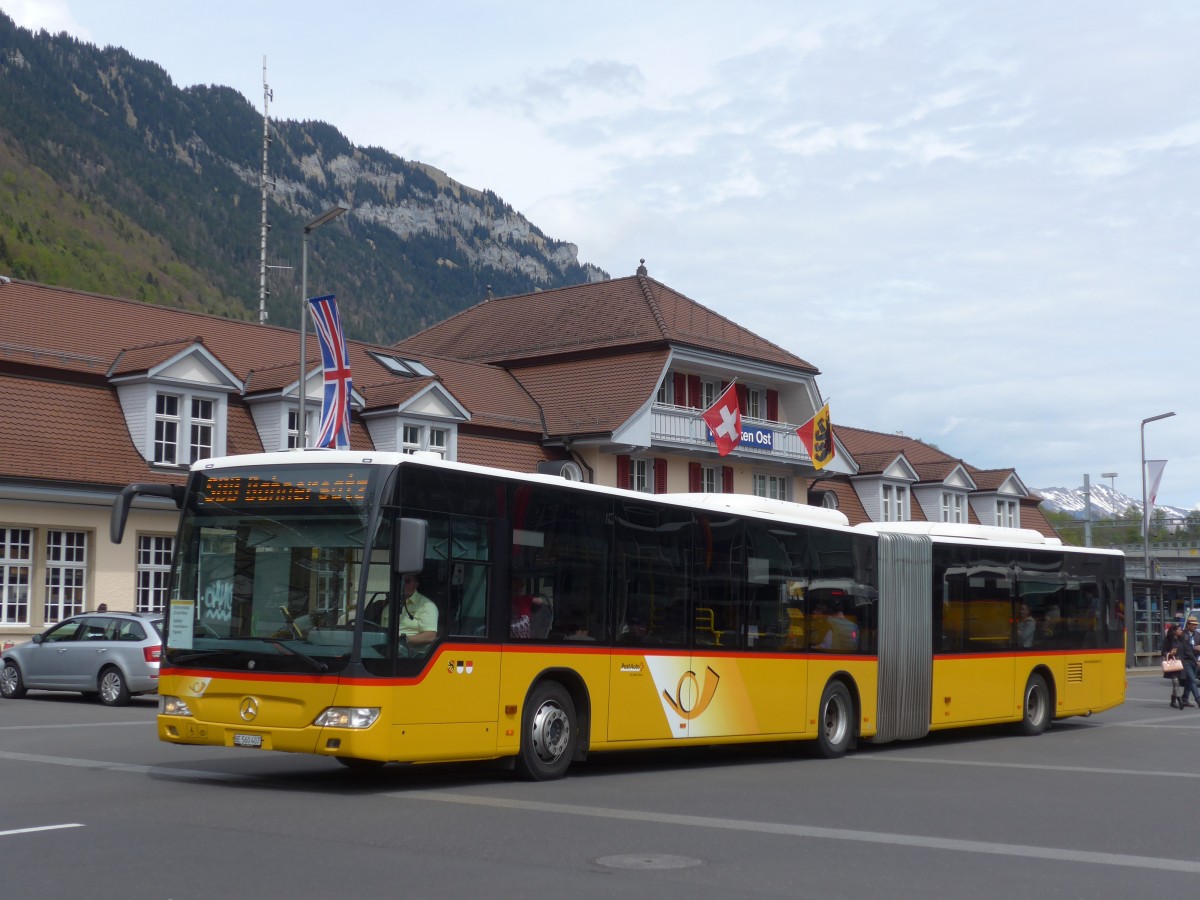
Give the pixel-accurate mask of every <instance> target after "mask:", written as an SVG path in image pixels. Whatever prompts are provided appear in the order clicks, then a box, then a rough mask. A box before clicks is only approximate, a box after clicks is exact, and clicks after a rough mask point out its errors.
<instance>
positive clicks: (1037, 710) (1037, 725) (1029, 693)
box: [1021, 673, 1051, 735]
mask: <svg viewBox="0 0 1200 900" xmlns="http://www.w3.org/2000/svg"><path fill="white" fill-rule="evenodd" d="M1022 709H1023V710H1024V712H1023V713H1022V715H1021V733H1022V734H1028V735H1035V734H1041V733H1042V732H1043V731H1045V730H1046V729H1047V728H1049V727H1050V718H1051V709H1050V688H1048V687H1047V686H1046V679H1045V678H1043V677H1042V676H1041V675H1038V674H1037V673H1034V674H1033V675H1030V676H1029V681H1027V682H1025V701H1024V703H1023V704H1022Z"/></svg>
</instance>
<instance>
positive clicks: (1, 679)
mask: <svg viewBox="0 0 1200 900" xmlns="http://www.w3.org/2000/svg"><path fill="white" fill-rule="evenodd" d="M0 694H3V695H4V696H5V697H7V698H8V699H9V700H20V699H21V698H22V697H24V696H25V682H24V681H23V680H22V679H21V670H20V669H18V668H17V664H16V663H15V662H7V661H5V663H4V668H3V669H0Z"/></svg>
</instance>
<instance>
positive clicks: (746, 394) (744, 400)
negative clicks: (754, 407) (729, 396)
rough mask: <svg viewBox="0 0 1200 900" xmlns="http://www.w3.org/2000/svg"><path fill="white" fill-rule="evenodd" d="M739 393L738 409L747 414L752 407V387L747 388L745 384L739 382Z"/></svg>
mask: <svg viewBox="0 0 1200 900" xmlns="http://www.w3.org/2000/svg"><path fill="white" fill-rule="evenodd" d="M737 395H738V409H740V410H741V411H742V415H743V416H744V415H746V414H747V411H748V410H749V409H750V389H749V388H747V387H746V386H745V385H744V384H739V385H738V386H737Z"/></svg>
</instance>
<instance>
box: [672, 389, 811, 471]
mask: <svg viewBox="0 0 1200 900" xmlns="http://www.w3.org/2000/svg"><path fill="white" fill-rule="evenodd" d="M701 412H703V410H699V409H692V408H690V407H686V406H672V405H670V404H666V403H655V404H654V406H653V407H652V409H651V413H652V422H651V426H650V428H651V431H650V442H651V446H653V447H662V448H668V447H669V448H671V449H675V450H701V451H703V450H705V449H711V450H713V452H714V453H715V449H716V445H715V444H714V443H713V440H712V438H711V437H710V436H709V432H708V427H707V426H706V425H705V424H704V420H703V419H702V418H700V413H701ZM731 456H736V457H739V458H742V459H755V460H760V461H763V462H779V463H789V464H793V465H794V464H797V463H803V464H808V463H809V462H810V460H809V456H808V451H807V450H805V449H804V445H803V444H802V443H800V436H799V435H798V434H796V426H795V425H790V424H788V423H787V422H771V421H768V420H766V419H752V418H750V417H749V416H746V415H743V416H742V442H741V444H739V445H738V447H737V449H736V450H734V451H733V453H732V454H731Z"/></svg>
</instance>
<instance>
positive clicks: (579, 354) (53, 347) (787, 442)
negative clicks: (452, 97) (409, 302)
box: [0, 265, 1054, 641]
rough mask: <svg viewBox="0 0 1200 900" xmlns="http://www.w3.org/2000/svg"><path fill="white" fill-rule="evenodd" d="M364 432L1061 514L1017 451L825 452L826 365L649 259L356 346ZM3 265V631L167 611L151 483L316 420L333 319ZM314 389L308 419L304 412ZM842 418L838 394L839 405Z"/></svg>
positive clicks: (853, 504) (892, 516)
mask: <svg viewBox="0 0 1200 900" xmlns="http://www.w3.org/2000/svg"><path fill="white" fill-rule="evenodd" d="M348 347H349V355H350V366H351V371H352V373H353V381H354V394H353V413H352V422H351V447H352V448H355V449H363V450H385V451H398V452H416V451H427V452H432V453H436V454H439V455H441V456H443V457H444V458H447V459H453V460H459V461H462V462H467V463H473V464H478V465H488V466H497V467H501V468H507V469H514V470H517V471H526V472H533V471H540V472H547V473H553V474H557V475H561V476H562V477H564V478H572V479H578V480H583V481H588V482H593V483H598V484H605V485H610V486H617V487H622V488H628V489H630V490H634V491H645V492H649V493H664V492H681V491H690V492H735V493H740V494H749V495H757V496H761V497H765V498H771V499H777V500H788V501H792V502H796V503H807V504H815V505H820V506H826V507H831V508H836V509H839V510H840V511H841V512H842V513H844V514H845V515H846V517H847V518H848V519H849V521H850V523H851V524H857V523H860V522H867V521H889V520H908V519H913V520H925V521H932V522H938V521H944V522H963V523H969V524H983V525H994V526H1000V527H1011V528H1032V529H1035V530H1037V531H1039V532H1041V533H1043V534H1047V535H1054V531H1053V529H1052V527H1051V526H1050V524H1049V523H1048V522H1047V521H1046V519H1045V518H1044V517H1043V516H1042V514H1041V512H1040V510H1039V509H1038V498H1037V497H1036V496H1035V495H1033V494H1031V493H1030V491H1029V490H1028V489H1027V488H1026V486H1025V485H1024V484H1023V483H1022V481H1021V480H1020V478H1019V477H1018V476H1017V474H1016V472H1015V471H1014V470H1012V469H1004V470H982V469H978V468H976V467H974V466H971V465H970V464H968V463H967V462H965V461H963V460H960V459H955V458H953V457H951V456H949V455H947V454H945V453H943V452H941V451H940V450H938V449H937V448H934V447H932V446H930V445H928V444H924V443H922V442H920V441H918V440H914V439H912V438H907V437H905V436H903V435H894V434H893V435H889V434H883V433H879V432H872V431H869V430H864V429H861V428H853V427H848V426H843V425H840V424H839V423H838V422H837V420H836V416H835V418H834V428H833V432H834V450H835V452H834V458H833V460H832V462H830V463H829V464H828V465H826V466H824V467H823V468H822V469H820V470H819V471H818V470H817V469H816V468H815V467H814V465H813V462H812V460H811V459H810V457H809V455H808V453H807V452H806V450H805V448H804V446H803V444H802V442H801V441H800V439H799V436H798V435H797V433H796V429H797V427H798V426H799V425H800V424H802V423H804V422H806V421H807V420H809V419H810V418H811V417H812V416H813V414H814V413H815V412H816V411H817V410H819V409H820V408H821V407H822V406H823V404H824V401H823V400H822V397H821V392H820V391H819V389H818V386H817V376H818V375H819V374H820V373H819V370H818V369H817V367H816V366H815V365H813V364H812V363H811V362H809V361H807V360H804V359H801V358H800V357H797V356H796V355H794V354H792V353H791V352H789V351H787V350H785V349H783V348H781V347H779V346H778V345H776V344H774V343H772V342H771V341H769V340H766V339H764V338H762V337H760V336H758V335H756V334H754V333H752V332H751V331H749V330H748V329H746V328H744V327H742V326H740V325H738V324H737V323H736V322H733V321H731V320H729V319H728V318H725V317H724V316H721V315H719V314H717V313H715V312H713V311H712V310H710V309H708V308H706V307H705V306H703V305H702V304H700V303H697V302H696V301H694V300H692V299H690V298H688V297H686V296H684V295H683V294H681V293H679V292H678V291H675V290H673V289H672V288H670V287H669V286H667V285H665V284H663V283H661V282H659V281H657V280H655V279H653V278H651V277H650V276H649V274H648V272H647V271H646V269H645V267H644V265H643V266H641V267H639V269H638V271H637V274H635V275H633V276H630V277H624V278H615V279H611V280H609V281H602V282H595V283H591V284H585V285H578V286H575V287H567V288H560V289H557V290H551V291H543V292H535V293H532V294H525V295H520V296H513V297H502V298H495V297H490V296H489V297H488V298H487V299H485V300H484V301H483V302H481V303H479V304H477V305H475V306H473V307H471V308H469V309H467V310H465V311H463V312H461V313H459V314H457V315H455V316H452V317H451V318H449V319H446V320H445V321H443V322H440V323H438V324H436V325H434V326H432V327H431V328H428V329H426V330H424V331H422V332H419V333H417V334H414V335H412V336H411V337H408V338H406V339H404V340H402V341H400V342H399V343H397V344H394V345H391V346H381V345H373V344H367V343H363V342H358V341H350V342H348ZM304 356H305V358H304V360H303V362H301V359H300V357H301V352H300V344H299V336H298V334H297V332H295V331H293V330H289V329H283V328H276V327H274V326H269V325H260V324H257V323H252V322H245V321H236V320H231V319H225V318H220V317H217V316H212V315H205V314H200V313H195V312H189V311H186V310H180V309H173V308H166V307H161V306H153V305H147V304H143V303H139V302H135V301H131V300H124V299H120V298H115V297H107V296H103V295H99V294H94V293H86V292H81V291H74V290H68V289H64V288H58V287H52V286H48V285H43V284H37V283H34V282H28V281H20V280H17V279H0V641H19V640H26V639H28V638H29V637H30V636H32V635H33V634H35V633H37V632H39V631H41V630H43V629H44V628H45V627H46V626H47V625H49V624H52V623H54V622H57V621H59V620H60V619H61V618H63V617H65V616H68V615H71V614H74V613H77V612H82V611H85V610H90V609H94V608H95V607H96V606H97V605H98V604H99V603H102V602H103V603H106V604H107V605H108V607H109V608H110V609H137V610H142V611H155V610H160V609H162V607H163V604H164V601H165V596H166V584H167V575H168V566H169V560H170V556H171V552H172V550H173V545H174V533H175V527H176V523H177V513H176V510H175V509H174V507H172V506H170V505H169V504H167V503H159V502H156V501H155V500H154V499H153V498H143V499H142V500H139V502H138V505H137V506H135V508H134V510H133V513H132V515H131V517H130V521H129V527H128V529H127V531H126V538H125V540H124V542H123V543H122V544H120V545H114V544H112V543H111V542H110V540H109V537H108V518H109V512H110V510H111V507H112V504H113V501H114V499H115V497H116V495H117V493H118V492H119V491H120V490H121V488H122V487H124V486H125V485H126V484H129V483H132V482H168V483H171V482H174V483H183V481H184V480H185V478H186V472H187V467H188V466H189V465H190V464H191V463H192V462H193V461H195V460H197V459H202V458H207V457H211V456H221V455H227V454H239V453H254V452H260V451H264V450H285V449H294V448H298V447H301V446H303V445H304V442H305V439H304V437H303V435H304V433H305V430H307V432H308V434H309V435H310V440H311V436H312V435H315V432H316V423H317V422H318V421H319V417H320V398H321V393H322V370H321V358H320V352H319V348H318V345H317V341H316V338H315V336H310V339H309V341H308V343H307V345H306V347H305V353H304ZM730 383H733V384H735V385H736V390H737V392H738V398H739V406H740V409H741V413H742V426H743V427H742V432H743V438H742V441H741V443H740V444H739V445H738V446H737V447H736V448H735V449H734V450H733V452H731V453H730V454H728V455H727V456H724V457H722V456H719V455H718V453H717V450H716V446H715V444H714V442H713V440H712V438H711V435H710V433H709V431H708V429H707V428H706V427H705V425H704V422H703V420H702V419H701V417H700V413H701V412H702V411H703V410H704V409H706V408H707V407H708V406H710V405H711V404H712V403H713V402H714V400H715V399H716V398H717V397H718V396H719V395H720V393H721V391H722V390H723V389H724V388H725V387H726V386H727V385H728V384H730ZM301 400H303V408H304V414H303V415H301ZM835 413H836V410H835Z"/></svg>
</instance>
